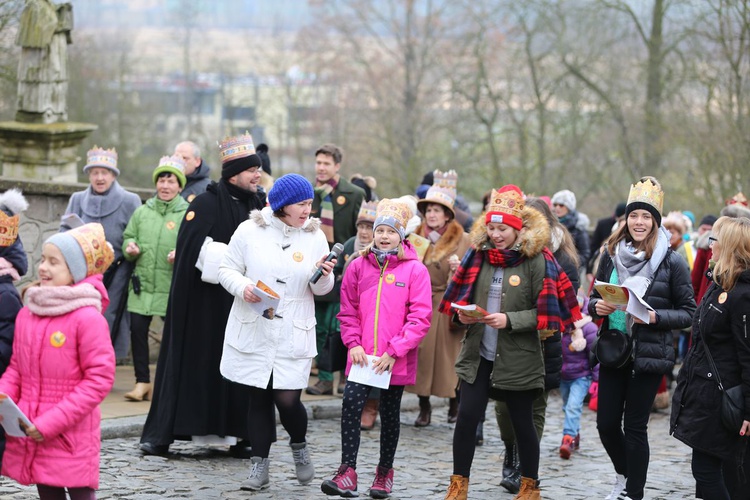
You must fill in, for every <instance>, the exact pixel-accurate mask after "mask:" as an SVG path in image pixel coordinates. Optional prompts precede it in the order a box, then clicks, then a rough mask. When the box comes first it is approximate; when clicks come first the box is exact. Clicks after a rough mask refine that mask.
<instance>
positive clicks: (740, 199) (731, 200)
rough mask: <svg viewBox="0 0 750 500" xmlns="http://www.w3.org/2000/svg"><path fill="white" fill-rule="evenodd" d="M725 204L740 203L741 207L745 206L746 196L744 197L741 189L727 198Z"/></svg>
mask: <svg viewBox="0 0 750 500" xmlns="http://www.w3.org/2000/svg"><path fill="white" fill-rule="evenodd" d="M726 205H742V206H743V207H746V206H747V198H745V195H744V194H742V191H740V192H739V193H737V194H736V195H734V196H732V197H731V198H729V199H728V200H727V202H726Z"/></svg>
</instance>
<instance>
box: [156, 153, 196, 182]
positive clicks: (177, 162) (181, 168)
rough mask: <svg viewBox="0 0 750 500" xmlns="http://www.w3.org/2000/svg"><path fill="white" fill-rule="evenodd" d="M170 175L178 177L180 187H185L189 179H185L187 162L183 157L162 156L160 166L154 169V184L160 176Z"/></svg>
mask: <svg viewBox="0 0 750 500" xmlns="http://www.w3.org/2000/svg"><path fill="white" fill-rule="evenodd" d="M165 172H166V173H170V174H172V175H174V176H175V177H177V182H179V183H180V187H185V183H186V182H187V179H186V178H185V161H184V160H183V159H182V157H181V156H177V155H173V156H162V157H161V160H159V165H158V166H157V167H156V168H155V169H154V173H153V175H152V176H151V178H152V180H153V182H154V184H156V180H157V179H158V178H159V175H160V174H163V173H165Z"/></svg>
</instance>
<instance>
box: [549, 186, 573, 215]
mask: <svg viewBox="0 0 750 500" xmlns="http://www.w3.org/2000/svg"><path fill="white" fill-rule="evenodd" d="M552 204H553V205H565V206H566V207H567V208H568V210H570V211H571V212H573V211H575V209H576V195H575V193H573V191H568V190H567V189H563V190H562V191H558V192H556V193H555V194H554V195H553V196H552Z"/></svg>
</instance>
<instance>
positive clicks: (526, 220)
mask: <svg viewBox="0 0 750 500" xmlns="http://www.w3.org/2000/svg"><path fill="white" fill-rule="evenodd" d="M485 215H486V214H484V213H483V214H482V215H481V217H479V218H478V219H477V220H476V222H475V223H474V226H473V227H472V228H471V233H469V238H470V239H471V244H472V245H473V246H474V247H476V248H477V249H479V250H485V249H487V248H491V244H490V240H489V237H488V236H487V225H486V224H485V222H484V221H485ZM521 220H522V221H523V227H522V228H521V234H519V236H518V239H517V240H516V245H514V247H513V248H516V247H518V246H519V245H520V247H518V250H519V251H520V252H521V253H522V254H523V255H525V256H526V257H527V258H529V259H531V258H533V257H536V256H537V255H539V254H540V253H541V252H542V250H544V247H545V246H547V244H548V243H549V241H550V228H549V224H548V223H547V219H546V218H545V217H544V215H542V214H541V212H539V211H538V210H536V209H534V208H531V207H524V209H523V211H522V212H521Z"/></svg>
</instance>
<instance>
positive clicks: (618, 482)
mask: <svg viewBox="0 0 750 500" xmlns="http://www.w3.org/2000/svg"><path fill="white" fill-rule="evenodd" d="M626 481H627V479H626V478H625V476H623V475H622V474H615V484H614V486H612V491H611V492H610V493H609V495H607V496H606V497H604V500H617V497H618V496H619V495H620V493H622V492H623V491H625V482H626Z"/></svg>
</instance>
